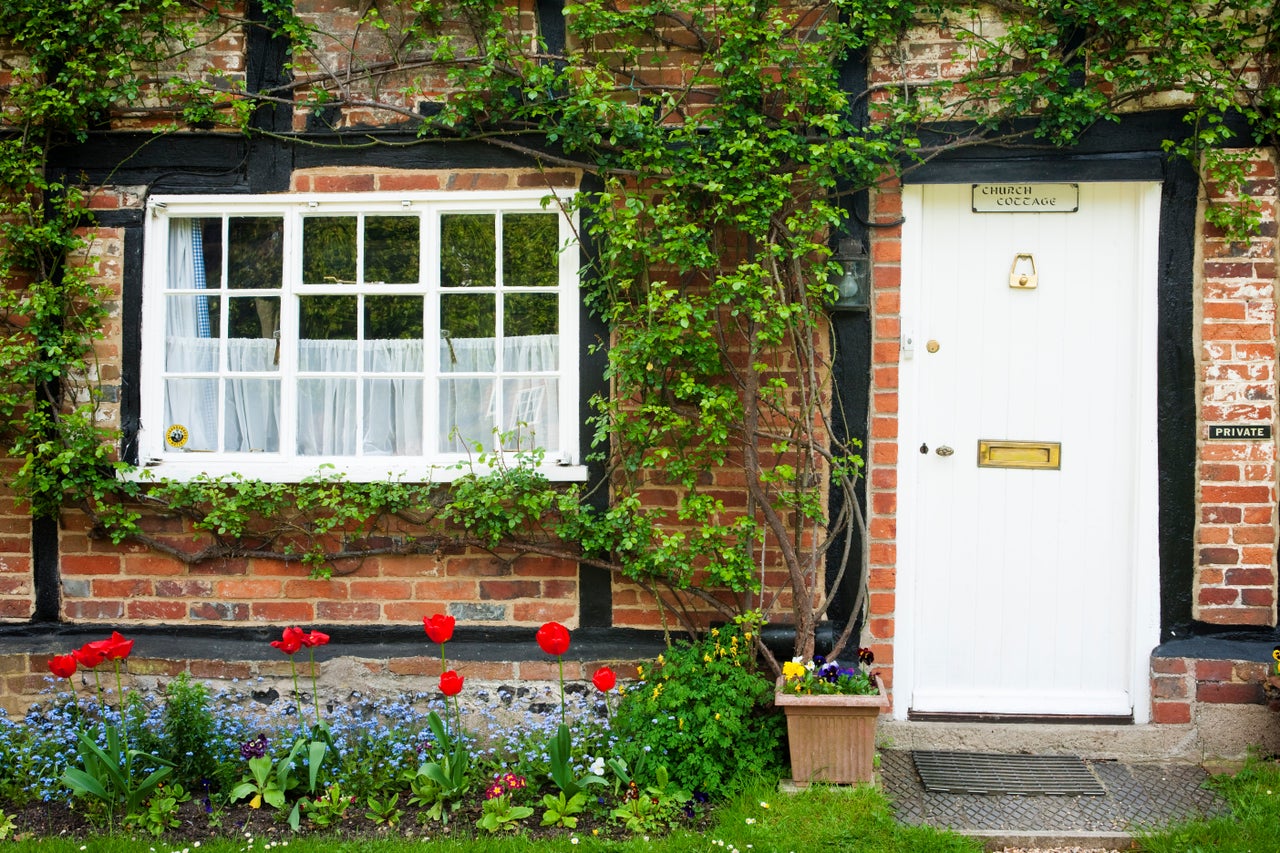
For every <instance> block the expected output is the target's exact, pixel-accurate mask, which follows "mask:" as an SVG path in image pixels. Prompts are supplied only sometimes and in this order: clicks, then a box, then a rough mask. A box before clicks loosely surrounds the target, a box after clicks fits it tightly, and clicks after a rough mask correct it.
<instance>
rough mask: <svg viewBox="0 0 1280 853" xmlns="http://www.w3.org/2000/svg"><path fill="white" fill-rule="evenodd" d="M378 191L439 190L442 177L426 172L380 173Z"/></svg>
mask: <svg viewBox="0 0 1280 853" xmlns="http://www.w3.org/2000/svg"><path fill="white" fill-rule="evenodd" d="M376 177H377V181H378V189H379V190H383V191H393V190H438V189H440V175H438V174H434V173H424V172H390V173H388V172H380V173H378V175H377V176H376Z"/></svg>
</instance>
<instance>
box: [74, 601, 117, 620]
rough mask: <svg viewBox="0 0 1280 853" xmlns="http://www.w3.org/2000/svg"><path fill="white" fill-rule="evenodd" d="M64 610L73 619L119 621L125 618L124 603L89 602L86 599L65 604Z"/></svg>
mask: <svg viewBox="0 0 1280 853" xmlns="http://www.w3.org/2000/svg"><path fill="white" fill-rule="evenodd" d="M63 609H64V610H65V611H66V614H67V616H68V617H70V618H72V619H119V618H120V617H122V616H124V602H122V601H88V600H84V599H80V600H76V601H68V602H64V603H63Z"/></svg>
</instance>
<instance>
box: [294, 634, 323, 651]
mask: <svg viewBox="0 0 1280 853" xmlns="http://www.w3.org/2000/svg"><path fill="white" fill-rule="evenodd" d="M300 642H301V643H302V645H304V646H306V647H307V648H309V649H313V648H315V647H316V646H323V645H324V644H325V643H328V642H329V635H328V634H326V633H324V632H322V631H312V632H311V633H309V634H307V635H306V636H304V637H303V638H302V639H301V640H300Z"/></svg>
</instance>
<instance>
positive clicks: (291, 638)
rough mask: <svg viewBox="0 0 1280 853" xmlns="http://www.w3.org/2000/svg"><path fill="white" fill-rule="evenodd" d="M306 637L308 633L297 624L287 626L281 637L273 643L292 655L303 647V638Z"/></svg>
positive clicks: (272, 643) (272, 642)
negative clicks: (290, 626)
mask: <svg viewBox="0 0 1280 853" xmlns="http://www.w3.org/2000/svg"><path fill="white" fill-rule="evenodd" d="M304 637H306V634H304V633H303V632H302V629H301V628H299V627H297V626H296V625H295V626H294V627H292V628H285V629H284V632H283V633H282V634H281V635H280V639H278V640H272V641H271V645H272V646H273V647H275V648H277V649H279V650H280V651H282V652H284V653H285V654H286V655H289V656H290V657H292V656H293V655H296V654H297V653H298V649H300V648H302V640H303V638H304Z"/></svg>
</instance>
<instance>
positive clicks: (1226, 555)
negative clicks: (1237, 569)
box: [1200, 548, 1240, 566]
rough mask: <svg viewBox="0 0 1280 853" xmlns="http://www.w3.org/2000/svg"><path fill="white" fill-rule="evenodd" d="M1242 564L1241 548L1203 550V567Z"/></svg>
mask: <svg viewBox="0 0 1280 853" xmlns="http://www.w3.org/2000/svg"><path fill="white" fill-rule="evenodd" d="M1238 562H1240V549H1239V548H1201V549H1200V563H1201V564H1202V565H1210V566H1212V565H1231V564H1235V563H1238Z"/></svg>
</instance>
